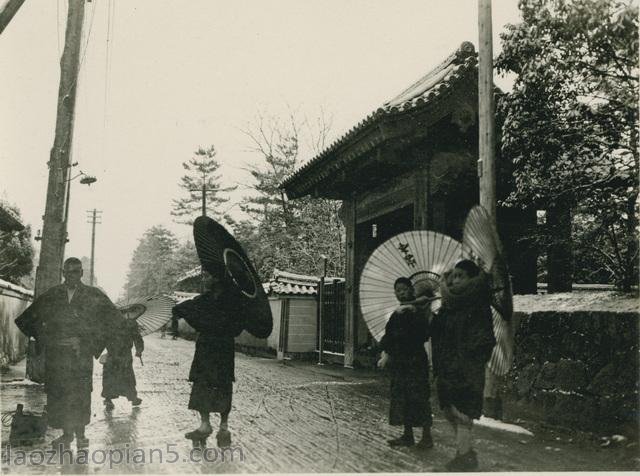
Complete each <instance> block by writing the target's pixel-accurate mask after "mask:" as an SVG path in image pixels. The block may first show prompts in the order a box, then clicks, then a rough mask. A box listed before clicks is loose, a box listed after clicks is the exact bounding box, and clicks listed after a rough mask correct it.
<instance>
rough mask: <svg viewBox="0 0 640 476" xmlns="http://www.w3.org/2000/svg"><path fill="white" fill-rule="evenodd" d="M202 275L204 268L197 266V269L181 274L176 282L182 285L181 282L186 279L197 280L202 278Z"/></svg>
mask: <svg viewBox="0 0 640 476" xmlns="http://www.w3.org/2000/svg"><path fill="white" fill-rule="evenodd" d="M200 273H202V266H196V267H195V268H193V269H190V270H189V271H187V272H186V273H184V274H181V275H180V276H179V277H178V279H176V282H177V283H180V282H182V281H184V280H185V279H189V278H195V277H196V276H200Z"/></svg>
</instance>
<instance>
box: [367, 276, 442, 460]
mask: <svg viewBox="0 0 640 476" xmlns="http://www.w3.org/2000/svg"><path fill="white" fill-rule="evenodd" d="M394 291H395V294H396V298H397V299H398V301H399V302H400V304H407V303H410V302H414V300H415V292H414V288H413V285H412V283H411V280H410V279H409V278H405V277H401V278H398V279H397V280H396V282H395V283H394ZM428 338H429V322H428V318H427V315H426V312H425V311H424V310H423V309H420V308H419V307H417V306H401V308H399V309H398V310H396V311H395V312H394V313H393V314H391V318H390V319H389V322H387V326H386V328H385V334H384V336H383V337H382V340H381V341H380V346H381V348H382V354H381V358H380V360H379V362H378V367H380V368H385V367H387V366H388V367H389V370H390V373H391V405H390V409H389V424H391V425H393V426H403V427H404V432H403V434H402V436H400V437H399V438H396V439H393V440H389V445H390V446H413V445H414V444H415V440H414V436H413V427H422V439H421V440H420V442H419V443H418V447H419V448H421V449H428V448H432V447H433V440H432V438H431V425H432V416H431V404H430V401H429V396H430V386H429V360H428V358H427V353H426V351H425V349H424V343H425V342H426V340H427V339H428Z"/></svg>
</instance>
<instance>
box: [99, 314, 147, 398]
mask: <svg viewBox="0 0 640 476" xmlns="http://www.w3.org/2000/svg"><path fill="white" fill-rule="evenodd" d="M123 315H124V317H125V320H124V322H123V324H122V327H120V328H119V329H114V330H113V333H114V334H113V338H112V340H111V342H110V343H109V344H108V345H107V361H106V362H105V364H104V368H103V370H102V397H103V398H104V407H105V409H106V410H113V408H114V404H113V401H112V400H113V399H114V398H118V397H120V396H123V397H127V399H128V400H129V401H130V402H131V405H132V406H134V407H137V406H139V405H140V404H141V403H142V399H141V398H140V397H138V392H137V391H136V376H135V373H134V371H133V358H132V357H131V349H132V347H134V346H135V348H136V357H141V356H142V352H143V350H144V341H143V340H142V337H141V336H140V331H139V329H138V324H137V323H136V320H135V319H130V318H128V317H127V314H126V312H123Z"/></svg>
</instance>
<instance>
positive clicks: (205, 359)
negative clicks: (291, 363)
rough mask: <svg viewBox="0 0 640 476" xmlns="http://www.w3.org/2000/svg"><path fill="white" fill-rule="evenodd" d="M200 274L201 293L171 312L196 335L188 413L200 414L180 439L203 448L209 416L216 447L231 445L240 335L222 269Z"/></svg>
mask: <svg viewBox="0 0 640 476" xmlns="http://www.w3.org/2000/svg"><path fill="white" fill-rule="evenodd" d="M203 274H204V286H205V292H204V293H203V294H201V295H199V296H197V297H195V298H194V299H191V300H189V301H184V302H182V303H180V304H178V305H176V306H175V307H174V308H173V318H174V320H175V321H177V320H178V319H184V320H185V321H187V322H188V323H189V325H191V327H193V328H194V329H195V330H196V331H198V333H199V334H198V338H197V340H196V351H195V354H194V356H193V362H192V363H191V370H190V371H189V381H191V382H193V386H192V388H191V396H190V398H189V409H190V410H196V411H197V412H198V413H199V414H200V426H199V427H198V428H196V429H195V430H193V431H190V432H188V433H186V434H185V435H184V436H185V437H186V438H187V439H189V440H192V441H193V444H194V446H204V443H205V441H206V439H207V438H208V437H209V435H211V433H212V432H213V429H212V427H211V422H210V419H209V415H210V414H211V413H219V414H220V429H219V431H218V434H217V435H216V439H217V442H218V446H220V447H225V446H229V445H230V444H231V433H230V432H229V429H228V425H227V421H228V418H229V413H230V412H231V397H232V392H233V381H234V380H235V375H234V358H235V351H234V338H235V337H236V336H238V335H239V334H240V333H241V332H242V322H241V319H238V318H237V317H236V314H237V312H238V309H237V308H235V307H234V305H233V304H234V303H233V299H230V298H231V296H230V294H232V289H231V287H230V283H229V280H228V279H226V278H225V277H224V269H220V270H218V272H214V273H210V272H207V271H204V272H203Z"/></svg>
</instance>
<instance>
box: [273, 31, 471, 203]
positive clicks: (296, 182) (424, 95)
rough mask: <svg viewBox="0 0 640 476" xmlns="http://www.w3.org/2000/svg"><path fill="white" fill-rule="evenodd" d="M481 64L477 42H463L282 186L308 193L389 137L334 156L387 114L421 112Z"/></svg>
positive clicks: (289, 192) (297, 193)
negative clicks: (316, 183) (338, 162)
mask: <svg viewBox="0 0 640 476" xmlns="http://www.w3.org/2000/svg"><path fill="white" fill-rule="evenodd" d="M477 64H478V61H477V54H476V52H475V48H474V46H473V44H472V43H469V42H464V43H462V45H460V47H459V48H458V49H457V50H456V51H455V52H454V53H452V54H451V55H449V57H447V58H446V59H445V60H444V61H443V62H442V63H440V64H439V65H438V66H436V67H435V68H433V69H432V70H430V71H429V72H428V73H427V74H425V75H424V76H423V77H422V78H420V79H419V80H418V81H416V82H415V83H413V84H412V85H411V86H409V87H408V88H406V89H405V90H404V91H402V92H401V93H400V94H398V95H396V96H395V97H393V98H392V99H390V100H389V101H387V102H385V103H384V104H383V105H382V106H380V107H379V108H378V109H376V110H375V111H373V112H371V113H370V114H369V115H368V116H367V117H366V118H364V119H363V120H361V121H360V122H359V123H358V124H356V125H355V126H354V127H352V128H351V129H350V130H349V131H348V132H346V133H345V134H343V135H342V136H341V137H340V138H338V139H337V140H335V141H334V142H333V143H332V144H331V145H330V146H329V147H327V148H326V149H325V150H324V151H322V152H321V153H320V154H318V155H317V156H315V157H313V158H312V159H311V160H309V161H308V162H306V163H305V164H303V165H302V166H301V167H300V168H299V169H298V170H296V171H295V172H293V173H292V174H291V175H289V176H288V177H287V178H286V179H285V180H284V181H283V182H282V183H281V184H280V188H283V189H285V190H286V192H287V195H288V196H289V197H290V198H296V197H300V196H303V195H305V194H308V193H309V192H310V190H309V189H310V187H311V186H312V183H313V182H319V181H320V180H322V179H323V178H326V177H328V176H330V175H331V174H332V173H335V172H336V171H337V170H339V169H343V168H344V167H345V165H346V163H348V162H349V161H350V160H353V159H355V158H356V157H359V156H361V155H363V154H364V153H366V152H367V151H368V150H371V149H372V148H374V147H376V146H378V145H379V144H381V143H382V142H383V141H384V140H385V137H384V136H381V135H378V136H376V137H372V138H369V140H367V141H365V143H364V144H362V145H360V146H359V147H358V150H355V151H351V152H349V153H348V154H347V156H346V157H345V158H344V160H342V161H341V163H340V164H336V163H335V162H336V161H335V160H334V159H335V157H336V155H337V154H339V153H340V152H343V150H344V149H345V148H346V147H347V146H348V145H349V144H351V143H353V142H355V141H357V140H359V139H360V138H361V137H362V135H363V132H365V131H366V130H368V129H371V128H372V127H373V126H376V125H377V124H379V123H381V122H382V121H383V120H385V119H387V118H391V117H395V116H398V115H402V114H406V113H411V112H417V111H418V110H422V109H424V108H425V107H427V106H431V105H433V104H435V103H438V102H440V101H442V100H444V99H446V98H447V97H448V95H449V94H448V93H450V91H451V90H452V89H453V87H454V86H455V85H456V84H457V83H458V82H459V81H460V80H461V79H463V78H465V77H468V76H469V73H473V74H476V73H477ZM305 182H306V183H305Z"/></svg>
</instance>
